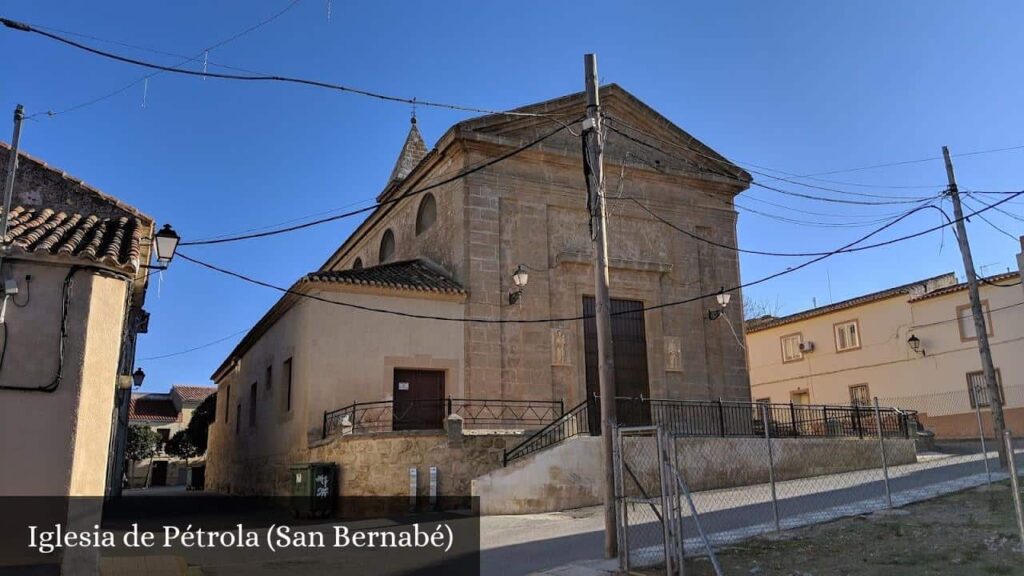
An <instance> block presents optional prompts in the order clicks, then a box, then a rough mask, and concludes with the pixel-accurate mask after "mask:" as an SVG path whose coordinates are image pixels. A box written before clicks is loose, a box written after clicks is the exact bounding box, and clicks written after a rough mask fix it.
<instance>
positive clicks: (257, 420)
mask: <svg viewBox="0 0 1024 576" xmlns="http://www.w3.org/2000/svg"><path fill="white" fill-rule="evenodd" d="M601 103H602V110H603V113H604V114H605V116H606V118H608V119H609V120H608V122H606V127H608V129H607V136H606V148H605V163H606V164H605V179H606V183H607V196H608V197H609V201H608V205H607V213H608V245H609V256H610V291H611V297H612V299H613V303H612V307H613V313H616V315H615V316H614V317H613V336H614V349H615V350H614V351H615V365H616V380H617V396H619V397H623V398H627V397H628V398H639V397H641V396H642V397H644V398H665V399H717V398H726V399H739V400H749V398H750V388H749V385H748V380H747V370H746V360H745V356H744V351H743V349H742V347H741V345H740V342H739V340H738V337H742V332H739V333H738V337H737V336H736V335H734V334H733V332H732V331H730V330H729V326H728V325H726V322H724V321H723V320H725V321H731V323H732V326H735V327H736V329H737V330H742V328H741V326H742V320H741V314H742V312H741V311H742V298H741V295H740V294H738V293H737V294H733V299H732V304H731V305H729V306H727V307H726V308H725V309H724V311H722V312H723V314H724V316H725V317H726V318H718V319H714V320H712V319H711V316H709V311H710V310H713V309H714V310H716V312H717V311H720V310H721V307H720V306H718V304H717V303H716V300H715V298H713V297H712V298H705V299H702V300H695V301H692V302H689V303H684V304H678V305H673V303H675V302H680V301H686V300H688V299H692V298H694V297H695V296H698V295H701V294H713V293H715V292H717V291H718V290H719V289H720V288H721V287H733V286H736V285H738V284H739V283H740V280H739V262H738V258H737V255H736V253H735V252H732V251H729V250H724V249H720V248H715V247H713V246H711V245H710V244H707V243H704V242H699V241H697V240H695V239H692V238H690V237H688V236H686V235H684V234H682V233H680V232H679V231H677V230H673V229H672V228H670V227H669V226H667V225H666V224H665V223H664V222H660V221H659V220H658V219H657V218H655V217H654V216H653V215H652V214H651V213H649V212H647V211H645V210H644V209H643V208H642V207H641V206H639V205H637V204H636V203H635V202H633V201H632V200H631V199H636V200H637V201H639V202H640V203H641V204H642V205H643V206H644V207H646V208H647V209H649V210H650V211H651V212H653V213H655V214H657V215H658V216H659V217H660V218H662V219H664V220H666V221H669V222H671V223H673V224H674V225H675V226H677V227H680V228H683V229H685V230H687V231H690V232H691V233H693V234H695V235H697V236H701V237H705V238H708V239H710V240H713V241H715V242H717V243H720V244H728V245H735V244H736V220H737V214H736V211H735V208H734V206H733V203H732V201H733V197H734V196H735V195H737V194H738V193H740V192H742V191H743V190H745V189H746V188H747V186H748V182H749V180H750V176H749V175H748V174H747V173H746V172H744V171H743V170H742V169H740V168H738V167H736V166H735V165H733V164H731V163H729V162H728V161H727V160H726V159H724V158H723V157H721V156H719V155H718V154H717V153H716V152H715V151H713V150H711V149H710V148H708V147H707V146H705V145H704V144H702V143H701V142H699V141H698V140H696V139H695V138H694V137H693V136H691V135H689V134H688V133H686V132H684V131H683V130H682V129H680V128H679V127H677V126H676V125H675V124H673V123H672V122H671V121H669V120H668V119H666V118H665V117H663V116H662V115H660V114H659V113H658V112H656V111H655V110H653V109H652V108H650V107H649V106H647V105H646V104H644V103H643V102H641V101H640V100H639V99H637V98H636V97H635V96H633V95H631V94H630V93H628V92H627V91H625V90H624V89H622V88H621V87H619V86H617V85H614V84H613V85H609V86H605V87H603V88H601ZM584 111H585V98H584V95H583V94H582V93H578V94H572V95H568V96H564V97H560V98H556V99H554V100H549V101H546V102H541V103H538V104H532V105H529V106H526V107H523V108H521V109H519V110H518V112H525V113H529V115H508V114H495V115H489V116H483V117H478V118H474V119H470V120H466V121H463V122H460V123H458V124H455V125H454V126H452V127H451V128H449V129H448V130H447V132H445V133H444V135H443V136H442V137H441V138H440V140H439V141H438V142H437V143H436V144H435V145H434V147H433V148H431V149H428V147H427V146H426V144H425V143H424V141H423V138H422V137H421V135H420V132H419V130H418V127H417V125H416V123H415V120H414V121H413V123H412V126H411V127H410V130H409V133H408V136H407V138H406V140H405V143H404V145H403V147H402V150H401V152H400V155H399V157H398V160H397V161H396V163H395V166H394V169H393V171H392V172H391V174H390V177H389V179H388V182H387V184H386V186H385V187H384V190H383V191H382V192H381V193H380V195H379V196H378V203H379V206H378V207H377V208H376V209H375V210H374V211H373V212H372V213H371V214H370V215H369V217H367V218H366V220H365V221H363V222H362V223H361V224H360V225H359V226H358V228H357V229H356V230H355V231H354V232H353V234H352V235H351V236H350V237H349V238H348V239H347V240H345V241H344V242H343V243H342V244H341V245H340V246H339V247H338V248H337V249H336V250H335V251H334V252H333V253H332V254H331V255H330V256H329V257H328V258H327V260H326V262H324V263H323V265H322V266H321V267H320V268H319V269H318V270H316V271H313V272H311V273H310V274H308V275H306V276H304V277H302V278H300V279H299V280H298V281H297V282H296V283H295V284H294V285H293V286H292V292H293V294H289V295H286V296H284V297H283V298H282V299H281V300H280V301H279V302H278V303H277V304H275V305H274V306H273V307H272V308H271V309H270V310H269V311H268V312H267V313H266V314H265V315H264V316H263V318H262V319H261V320H260V321H259V322H258V323H257V324H256V325H255V326H254V327H253V328H252V330H251V331H250V332H249V333H248V334H247V335H246V336H245V337H244V338H243V339H242V341H241V342H240V343H239V345H238V346H237V347H236V348H235V349H234V350H233V351H232V352H231V353H230V355H229V356H228V357H227V358H226V359H225V360H224V362H223V363H222V365H221V366H220V367H219V368H218V369H217V370H216V372H215V373H214V374H213V380H214V381H215V382H216V383H217V385H218V400H217V402H218V414H217V421H216V424H215V425H214V430H213V434H214V436H215V437H217V440H211V446H214V448H212V450H213V451H214V452H215V451H216V450H217V449H218V448H217V444H218V442H219V443H220V444H221V446H220V449H221V450H225V451H228V452H231V453H232V454H234V456H233V457H236V458H237V457H238V456H239V451H241V450H243V448H244V451H245V452H246V454H248V455H250V456H253V457H268V456H272V455H275V454H285V453H288V452H290V451H294V449H295V448H296V447H297V446H306V445H308V444H310V443H314V442H316V441H318V440H319V439H322V438H324V437H326V436H328V435H329V433H334V432H337V431H339V430H340V431H341V432H342V433H344V432H351V431H352V430H353V428H352V427H353V426H354V425H356V423H354V422H353V421H352V420H351V419H349V416H347V415H346V416H345V418H346V420H345V421H344V422H342V423H340V424H339V425H338V426H337V427H336V426H335V424H338V423H337V422H334V421H333V420H330V421H329V416H330V414H329V413H331V412H332V411H336V410H338V409H342V408H344V407H348V406H353V405H356V404H358V403H378V404H380V403H383V404H387V403H390V408H389V410H391V411H392V413H391V415H390V417H392V418H393V419H394V422H392V423H391V425H390V427H387V430H398V429H400V428H402V429H408V428H440V426H441V420H442V419H443V417H444V415H445V414H446V413H447V412H446V411H445V410H444V409H443V408H437V409H433V408H430V409H425V410H424V409H421V408H416V406H423V405H425V404H424V403H429V402H430V401H431V400H437V401H439V400H441V399H449V398H452V399H455V402H456V403H458V402H459V400H460V399H463V400H466V399H468V400H474V401H481V402H482V401H487V402H491V401H493V403H494V405H499V406H506V407H507V406H514V405H515V402H526V403H528V402H531V401H537V402H560V403H561V407H560V410H567V409H568V408H569V407H571V406H576V405H577V404H579V403H581V402H583V401H584V400H586V399H588V398H592V397H593V393H595V392H596V391H597V376H596V374H597V370H596V358H597V351H596V336H595V334H594V333H595V328H594V325H593V324H594V322H593V320H592V319H589V320H579V319H578V318H580V317H584V316H588V315H590V314H592V313H593V307H594V304H593V294H594V271H593V266H592V247H591V239H590V231H589V225H588V211H587V206H586V185H585V180H584V176H583V167H582V157H581V153H580V151H581V142H580V137H579V136H578V134H579V130H580V122H579V120H580V119H581V117H582V116H583V114H584ZM569 122H572V123H573V124H571V125H569V126H568V129H563V130H560V131H557V133H555V134H554V135H552V136H550V137H548V138H546V139H544V140H543V141H542V142H540V143H538V144H536V145H534V146H532V147H529V148H526V149H525V150H524V151H522V152H521V153H518V154H515V155H512V156H510V157H508V158H505V159H501V160H500V161H495V160H496V159H498V158H499V157H501V156H503V155H507V154H508V153H509V152H510V151H513V150H515V149H516V148H518V147H521V146H523V145H524V144H526V143H528V142H531V141H533V140H535V139H537V138H539V137H541V136H543V135H545V134H548V133H550V132H552V131H555V130H556V129H558V128H559V124H560V123H569ZM644 142H646V143H647V144H648V145H645V144H643V143H644ZM474 168H480V169H478V170H475V171H472V172H471V173H470V174H468V175H465V176H464V177H461V178H456V179H452V180H451V181H449V182H447V183H444V184H443V185H440V186H436V187H433V188H431V189H429V191H427V192H422V191H421V190H422V189H423V188H424V187H429V186H431V185H433V184H436V183H438V182H443V181H445V180H448V179H450V178H451V177H452V176H455V175H458V174H461V173H465V172H466V171H470V170H472V169H474ZM517 270H518V271H520V272H525V273H526V274H527V282H526V284H525V286H522V287H519V286H517V285H516V283H515V281H514V278H513V276H514V274H515V272H516V271H517ZM305 296H313V298H306V297H305ZM379 310H387V311H389V312H394V314H386V313H382V312H380V311H379ZM549 319H554V320H553V321H545V320H549ZM503 402H504V403H505V404H502V403H503ZM417 403H419V404H417ZM450 406H451V404H449V407H448V410H451V407H450ZM409 407H412V408H411V409H410V408H409ZM357 408H358V406H357V407H356V408H353V409H352V411H351V417H352V418H355V419H356V420H358V419H359V415H358V413H357V412H358V410H357ZM400 408H402V410H404V411H403V414H404V415H405V416H404V417H405V418H407V420H406V421H405V423H404V424H403V425H402V426H398V419H399V412H400ZM410 410H411V411H410ZM345 414H349V413H348V412H346V413H345ZM648 418H649V416H648ZM357 431H358V430H357ZM235 438H238V439H239V440H235Z"/></svg>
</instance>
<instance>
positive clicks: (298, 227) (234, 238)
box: [181, 119, 579, 246]
mask: <svg viewBox="0 0 1024 576" xmlns="http://www.w3.org/2000/svg"><path fill="white" fill-rule="evenodd" d="M578 121H579V119H577V120H573V121H572V122H570V124H575V123H576V122H578ZM565 129H566V128H565V127H564V126H559V127H558V128H555V129H554V130H552V131H550V132H547V133H545V134H543V135H541V136H540V137H539V138H535V139H534V140H531V141H530V142H527V143H526V144H523V145H522V146H519V147H517V148H513V149H512V150H510V151H509V152H506V153H504V154H501V155H500V156H495V157H494V158H492V159H490V160H488V161H486V162H481V163H480V164H477V165H476V166H473V167H472V168H468V169H466V170H462V171H460V172H458V173H457V174H455V175H453V176H450V177H448V178H444V179H442V180H439V181H437V182H434V183H432V184H428V185H426V186H423V187H421V188H417V189H415V190H410V191H408V192H406V193H404V194H402V195H401V196H398V197H396V198H391V199H388V200H384V201H382V202H378V203H376V204H374V205H372V206H367V207H365V208H360V209H358V210H350V211H348V212H344V213H342V214H337V215H334V216H329V217H326V218H320V219H318V220H313V221H311V222H305V223H302V224H296V225H294V226H287V227H285V228H277V229H274V230H268V231H265V232H253V233H251V234H242V235H238V236H230V237H227V238H216V239H211V240H192V241H183V242H181V246H208V245H211V244H224V243H227V242H238V241H240V240H251V239H253V238H265V237H267V236H276V235H278V234H285V233H287V232H294V231H296V230H302V229H304V228H310V227H312V226H319V225H320V224H326V223H328V222H335V221H337V220H342V219H344V218H350V217H352V216H356V215H359V214H364V213H366V212H371V211H373V210H376V209H378V208H381V207H383V206H388V205H391V204H396V203H398V202H401V201H403V200H405V199H407V198H410V197H412V196H417V195H419V194H423V193H425V192H429V191H430V190H434V189H435V188H439V187H441V186H444V185H445V184H450V183H452V182H455V181H457V180H460V179H462V178H465V177H466V176H469V175H471V174H474V173H476V172H479V171H481V170H483V169H485V168H489V167H491V166H494V165H495V164H497V163H499V162H503V161H505V160H507V159H509V158H511V157H513V156H516V155H518V154H521V153H522V152H525V151H526V150H528V149H530V148H532V147H534V146H536V145H537V144H540V143H541V142H543V141H544V140H547V139H548V138H550V137H552V136H554V135H555V134H558V133H559V132H561V131H562V130H565Z"/></svg>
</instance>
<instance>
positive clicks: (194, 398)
mask: <svg viewBox="0 0 1024 576" xmlns="http://www.w3.org/2000/svg"><path fill="white" fill-rule="evenodd" d="M216 391H217V389H216V388H214V387H212V386H172V387H171V394H177V396H178V397H179V398H181V400H182V402H202V401H203V400H206V397H207V396H209V395H210V394H213V393H214V392H216Z"/></svg>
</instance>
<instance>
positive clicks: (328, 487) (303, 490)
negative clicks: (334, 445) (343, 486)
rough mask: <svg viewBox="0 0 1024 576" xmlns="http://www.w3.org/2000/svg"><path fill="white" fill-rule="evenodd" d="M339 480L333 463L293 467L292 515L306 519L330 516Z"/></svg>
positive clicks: (312, 463) (311, 463)
mask: <svg viewBox="0 0 1024 576" xmlns="http://www.w3.org/2000/svg"><path fill="white" fill-rule="evenodd" d="M337 478H338V475H337V468H336V467H335V465H334V464H333V463H331V462H310V463H308V464H296V465H294V466H292V467H291V485H292V513H293V514H294V515H295V516H298V517H304V518H314V517H323V516H330V515H331V514H332V513H333V512H334V501H335V499H336V498H337V494H338V490H337Z"/></svg>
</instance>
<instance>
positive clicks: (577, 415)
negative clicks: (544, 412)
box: [504, 400, 590, 466]
mask: <svg viewBox="0 0 1024 576" xmlns="http://www.w3.org/2000/svg"><path fill="white" fill-rule="evenodd" d="M589 404H590V402H589V401H587V400H584V401H583V402H580V403H579V404H577V405H576V406H573V407H572V408H571V409H569V411H568V412H566V413H565V414H563V415H562V417H561V418H558V419H557V420H555V421H554V422H551V423H550V424H548V425H547V426H545V427H543V428H541V429H540V430H538V431H537V432H535V433H534V434H533V435H532V436H530V437H529V438H526V439H525V440H523V441H522V442H520V443H519V444H517V445H515V446H514V447H512V448H510V449H508V450H505V457H504V464H505V466H508V463H509V462H511V461H513V460H515V459H517V458H522V457H524V456H528V455H530V454H533V453H534V452H538V451H540V450H543V449H545V448H547V447H548V446H553V445H555V444H558V443H559V442H563V441H565V440H568V439H569V438H572V437H574V436H581V435H584V434H586V435H589V434H590V418H589V416H588V405H589Z"/></svg>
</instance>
